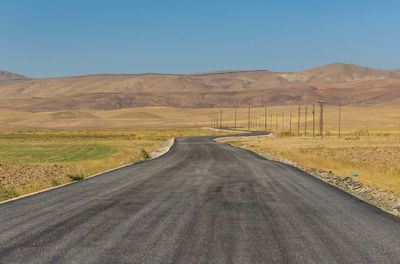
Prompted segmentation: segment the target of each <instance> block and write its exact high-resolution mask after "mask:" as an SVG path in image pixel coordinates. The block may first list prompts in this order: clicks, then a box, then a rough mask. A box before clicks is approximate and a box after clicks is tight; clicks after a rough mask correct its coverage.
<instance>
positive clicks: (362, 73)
mask: <svg viewBox="0 0 400 264" xmlns="http://www.w3.org/2000/svg"><path fill="white" fill-rule="evenodd" d="M6 73H7V74H3V76H7V78H3V80H2V81H1V82H0V107H1V108H3V109H13V110H27V111H57V110H68V109H71V110H79V109H99V110H100V109H120V108H130V107H153V106H171V107H189V108H190V107H193V108H202V107H217V106H221V105H223V106H226V107H232V106H234V105H237V104H238V103H240V104H252V105H262V104H263V101H268V103H269V104H272V105H274V104H275V105H276V104H283V103H287V101H288V100H289V101H290V102H291V103H293V104H309V103H312V102H315V101H316V100H320V99H324V100H328V101H330V102H331V103H332V104H338V103H347V104H380V103H398V102H400V69H395V70H378V69H372V68H368V67H363V66H359V65H354V64H344V63H333V64H328V65H323V66H318V67H314V68H311V69H308V70H304V71H300V72H273V71H269V70H247V71H235V70H230V71H219V72H208V73H191V74H158V73H142V74H95V75H83V76H71V77H57V78H27V77H25V76H23V75H18V74H14V73H10V72H6Z"/></svg>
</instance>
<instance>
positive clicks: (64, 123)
mask: <svg viewBox="0 0 400 264" xmlns="http://www.w3.org/2000/svg"><path fill="white" fill-rule="evenodd" d="M305 107H306V106H301V122H300V132H301V133H304V114H305ZM311 109H312V106H311V105H308V106H307V133H312V114H311ZM220 110H222V126H223V127H234V125H235V109H234V108H199V109H194V108H173V107H141V108H125V109H118V110H79V111H75V110H68V111H55V112H36V113H32V112H25V111H10V110H0V130H3V131H9V130H35V129H103V128H140V129H142V128H149V129H154V128H156V129H159V128H193V127H197V128H200V127H205V126H212V120H213V116H214V115H215V114H216V113H217V112H218V113H220V112H219V111H220ZM267 112H268V113H267V125H268V129H269V130H271V129H272V130H275V127H276V123H277V127H278V131H281V130H282V113H283V114H284V120H283V121H284V122H283V123H284V129H285V131H286V132H287V131H288V130H289V116H290V112H292V132H296V131H297V115H298V106H296V105H289V106H272V107H268V108H267ZM324 113H325V114H324V116H325V118H324V119H325V122H324V123H325V127H326V129H327V131H329V132H330V133H335V128H337V126H338V106H331V105H327V106H326V107H325V110H324ZM271 115H272V118H271ZM277 115H278V117H277ZM264 116H265V111H264V108H262V107H257V108H251V110H250V121H251V129H262V128H264ZM236 117H237V118H236V124H237V127H238V128H241V129H247V125H248V107H247V106H243V105H242V106H241V107H240V108H237V109H236ZM318 117H319V109H318V107H317V106H316V117H315V118H316V121H318ZM276 121H277V122H276ZM316 123H318V122H316ZM342 125H343V127H344V128H351V127H353V128H354V130H359V129H368V128H380V127H385V128H386V127H387V128H390V127H393V128H394V127H399V126H400V107H398V106H393V105H392V106H368V105H366V106H344V107H342Z"/></svg>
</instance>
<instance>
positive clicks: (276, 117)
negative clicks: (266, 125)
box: [275, 112, 278, 132]
mask: <svg viewBox="0 0 400 264" xmlns="http://www.w3.org/2000/svg"><path fill="white" fill-rule="evenodd" d="M275 130H276V132H278V112H277V113H276V114H275Z"/></svg>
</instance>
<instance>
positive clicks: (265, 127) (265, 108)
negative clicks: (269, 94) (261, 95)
mask: <svg viewBox="0 0 400 264" xmlns="http://www.w3.org/2000/svg"><path fill="white" fill-rule="evenodd" d="M264 130H265V131H267V103H266V102H265V101H264Z"/></svg>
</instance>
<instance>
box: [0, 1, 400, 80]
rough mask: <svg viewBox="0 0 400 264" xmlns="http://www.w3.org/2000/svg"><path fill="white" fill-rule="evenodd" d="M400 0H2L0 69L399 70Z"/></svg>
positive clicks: (32, 72) (66, 72)
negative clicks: (348, 66)
mask: <svg viewBox="0 0 400 264" xmlns="http://www.w3.org/2000/svg"><path fill="white" fill-rule="evenodd" d="M399 14H400V1H394V0H380V1H377V0H347V1H345V0H336V1H326V0H320V1H316V0H304V1H276V0H275V1H266V0H265V1H255V0H247V1H243V0H242V1H235V0H230V1H217V0H215V1H208V0H203V1H196V0H186V1H151V0H147V1H145V0H143V1H118V0H114V1H104V0H96V1H84V0H80V1H74V0H68V1H67V0H64V1H54V0H36V1H32V0H0V69H2V70H8V71H13V72H17V73H21V74H25V75H27V76H31V77H54V76H70V75H83V74H92V73H142V72H160V73H191V72H207V71H215V70H252V69H269V70H273V71H299V70H304V69H307V68H310V67H314V66H318V65H324V64H328V63H333V62H345V63H354V64H360V65H364V66H368V67H373V68H381V69H394V68H400V15H399Z"/></svg>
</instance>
